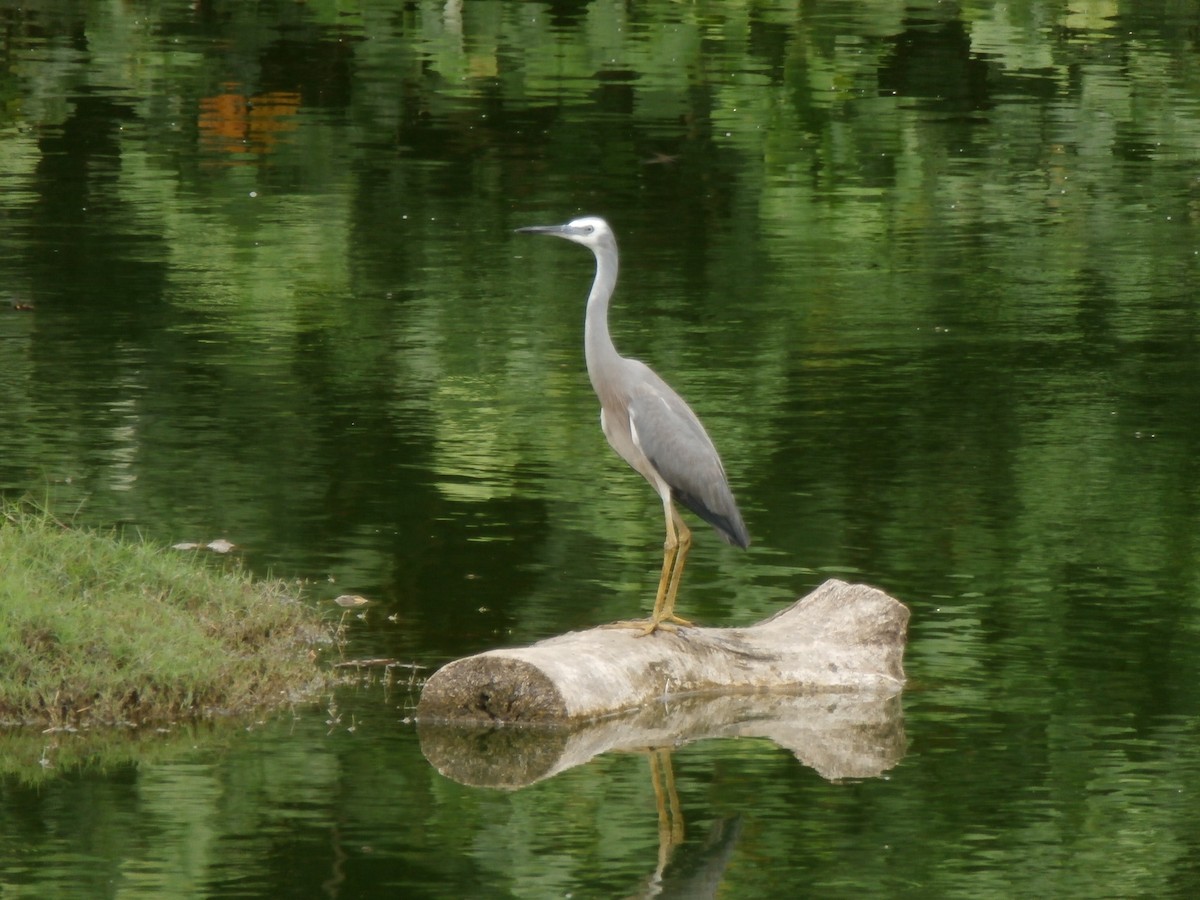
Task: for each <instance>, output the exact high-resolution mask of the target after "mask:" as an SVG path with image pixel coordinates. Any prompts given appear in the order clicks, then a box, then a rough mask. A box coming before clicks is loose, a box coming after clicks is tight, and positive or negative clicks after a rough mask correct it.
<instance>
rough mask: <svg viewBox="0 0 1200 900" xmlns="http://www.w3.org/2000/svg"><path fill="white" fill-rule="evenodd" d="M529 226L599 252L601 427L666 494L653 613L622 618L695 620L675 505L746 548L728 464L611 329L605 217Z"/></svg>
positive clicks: (613, 265) (592, 336)
mask: <svg viewBox="0 0 1200 900" xmlns="http://www.w3.org/2000/svg"><path fill="white" fill-rule="evenodd" d="M517 231H518V232H523V233H525V234H549V235H553V236H554V237H560V238H565V239H566V240H568V241H574V242H575V243H576V244H582V245H583V246H584V247H587V248H588V249H589V250H591V251H592V254H593V255H594V256H595V257H596V276H595V279H594V280H593V282H592V290H591V293H589V294H588V300H587V313H586V316H585V319H584V329H583V349H584V358H585V360H586V362H587V371H588V377H589V378H590V379H591V382H592V388H593V389H594V390H595V392H596V396H597V397H598V398H599V400H600V428H601V429H602V430H603V431H604V436H605V437H606V438H608V443H609V445H610V446H611V447H612V448H613V450H615V451H616V452H617V455H618V456H620V457H621V458H622V459H623V460H625V462H627V463H628V464H629V465H630V466H631V467H632V468H633V469H634V471H636V472H638V473H639V474H640V475H641V476H642V477H643V478H645V479H646V480H647V481H648V482H650V485H651V487H653V488H654V490H655V491H656V492H657V493H658V496H659V498H660V499H661V500H662V508H663V516H664V518H665V519H666V528H667V537H666V540H665V541H664V542H663V564H662V574H661V575H660V576H659V579H658V590H657V592H656V593H655V597H654V608H653V610H652V612H651V613H650V617H649V618H648V619H642V620H632V621H628V622H620V623H617V624H619V625H629V626H633V627H636V628H639V629H640V631H641V634H642V635H648V634H652V633H653V632H655V631H657V630H658V629H659V628H664V627H665V628H667V629H673V628H675V627H676V626H688V625H691V624H692V623H691V622H689V621H688V620H687V619H684V618H681V617H679V616H677V615H676V614H675V598H676V596H677V594H678V593H679V582H680V579H681V578H682V576H683V567H684V563H685V562H686V561H687V555H688V550H689V549H690V548H691V545H692V532H691V529H689V528H688V526H687V524H686V523H685V522H684V521H683V518H682V517H681V516H680V515H679V512H678V510H677V509H676V508H675V503H676V502H679V503H681V504H682V505H683V506H686V507H687V508H688V509H690V510H691V511H692V512H694V513H695V514H696V515H698V516H699V517H700V518H701V519H703V520H705V521H706V522H708V523H709V524H710V525H712V526H713V528H714V529H716V532H717V534H719V535H720V536H721V537H722V538H723V539H724V540H725V541H726V543H729V544H732V545H733V546H735V547H741V548H742V549H745V548H746V547H749V546H750V534H749V532H747V530H746V525H745V523H744V522H743V521H742V515H741V513H740V512H739V511H738V506H737V502H736V501H735V500H734V498H733V492H732V491H731V490H730V488H729V479H728V478H727V477H726V475H725V466H724V465H722V463H721V457H720V455H719V454H718V453H717V448H716V446H715V445H714V444H713V442H712V438H710V437H709V436H708V432H707V431H705V430H704V425H703V424H701V422H700V418H699V417H698V416H697V415H696V414H695V413H694V412H692V408H691V407H690V406H688V405H687V403H686V402H685V401H684V399H683V398H682V397H680V396H679V394H678V393H676V392H675V390H674V389H673V388H672V387H671V386H670V385H669V384H667V383H666V382H665V381H664V380H663V379H662V378H660V377H659V375H658V374H657V373H656V372H655V371H654V370H653V369H651V368H650V367H649V366H648V365H646V364H645V363H643V362H641V361H640V360H636V359H631V358H629V357H627V356H622V355H621V354H620V353H618V352H617V348H616V347H615V346H614V345H613V342H612V337H611V336H610V335H609V331H608V306H609V301H610V300H611V299H612V295H613V290H614V289H615V288H616V286H617V270H618V268H619V256H618V253H617V239H616V236H615V235H614V234H613V230H612V228H610V227H609V225H608V223H607V222H606V221H604V219H601V218H598V217H596V216H585V217H584V218H581V219H574V220H572V221H570V222H567V223H566V224H565V225H531V226H527V227H525V228H518V229H517Z"/></svg>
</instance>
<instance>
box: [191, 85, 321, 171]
mask: <svg viewBox="0 0 1200 900" xmlns="http://www.w3.org/2000/svg"><path fill="white" fill-rule="evenodd" d="M239 86H240V85H238V84H236V83H232V84H224V85H222V86H221V87H222V88H223V90H224V93H221V94H216V95H214V96H211V97H202V98H201V99H200V121H199V125H200V143H201V147H202V148H203V149H204V150H206V151H210V152H214V153H219V154H222V155H224V156H228V155H242V154H247V153H249V154H254V155H256V156H262V155H265V154H267V153H270V152H271V151H272V150H273V149H274V148H275V145H276V144H277V143H278V142H279V139H280V136H281V135H283V134H286V133H287V132H289V131H294V130H295V129H296V120H295V116H296V113H297V112H298V111H299V109H300V95H299V94H298V93H295V92H293V91H271V92H269V93H266V94H255V95H254V96H247V95H245V94H242V93H239V92H238V90H237V88H238V87H239ZM229 162H236V160H230V161H229Z"/></svg>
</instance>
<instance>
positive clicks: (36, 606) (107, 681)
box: [0, 505, 332, 727]
mask: <svg viewBox="0 0 1200 900" xmlns="http://www.w3.org/2000/svg"><path fill="white" fill-rule="evenodd" d="M331 632H332V629H331V627H330V625H329V623H327V622H324V621H322V620H321V618H320V617H319V615H318V614H317V612H316V611H315V610H314V609H313V608H312V606H311V605H309V604H305V603H303V602H301V601H299V600H298V599H297V595H296V591H295V589H294V586H292V585H289V584H286V583H284V582H279V581H261V580H256V579H253V578H251V577H250V576H248V575H247V574H245V573H244V572H242V571H240V570H238V569H236V567H233V566H229V565H225V566H218V565H214V564H212V562H211V561H209V560H207V559H201V558H198V557H197V556H196V555H195V554H193V553H180V552H179V551H174V550H169V549H164V548H160V547H154V546H151V545H149V544H146V543H141V542H135V541H126V540H120V539H118V538H117V537H115V536H113V535H111V534H104V533H97V532H91V531H85V530H77V529H74V528H69V527H64V526H63V525H62V524H61V523H59V522H57V521H56V520H54V519H53V518H52V517H50V516H47V515H44V514H42V513H39V512H37V511H30V510H28V509H25V508H23V507H18V506H13V505H8V506H5V507H3V508H2V509H0V724H14V725H16V724H21V725H40V726H42V727H86V726H90V725H96V724H134V725H142V724H147V723H157V722H169V721H173V720H177V719H180V718H183V717H196V716H200V717H204V716H212V715H220V714H240V713H247V712H251V711H256V710H261V709H265V708H269V707H273V706H280V705H286V704H289V703H294V702H297V701H299V700H303V699H306V698H308V697H310V696H312V695H313V693H315V692H316V691H319V690H321V689H322V688H324V687H327V686H328V685H329V683H330V678H329V675H328V669H327V667H325V666H320V665H318V663H317V655H318V653H317V651H318V650H319V648H320V647H321V646H323V645H327V644H328V643H329V642H330V637H331Z"/></svg>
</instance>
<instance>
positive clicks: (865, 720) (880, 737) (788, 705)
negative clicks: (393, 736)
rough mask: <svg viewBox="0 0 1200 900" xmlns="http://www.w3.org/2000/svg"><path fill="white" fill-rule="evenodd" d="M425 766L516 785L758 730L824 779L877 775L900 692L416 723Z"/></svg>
mask: <svg viewBox="0 0 1200 900" xmlns="http://www.w3.org/2000/svg"><path fill="white" fill-rule="evenodd" d="M418 734H419V736H420V740H421V751H422V753H424V754H425V758H426V759H427V760H428V761H429V762H430V764H431V765H432V766H433V767H434V768H435V769H437V770H438V771H439V772H441V773H442V774H443V775H445V776H446V777H447V778H451V779H453V780H455V781H458V782H460V783H462V784H468V785H474V786H478V787H491V788H501V789H505V790H517V789H519V788H523V787H526V786H528V785H531V784H534V783H536V782H538V781H543V780H545V779H547V778H551V777H553V776H555V775H557V774H559V773H560V772H564V771H567V770H568V769H572V768H574V767H576V766H580V765H583V764H584V763H586V762H587V761H588V760H590V759H592V758H593V757H596V756H599V755H600V754H602V753H610V752H614V751H624V752H641V751H644V750H646V749H647V748H650V747H680V746H683V745H684V744H689V743H693V742H695V741H701V740H708V739H712V738H749V737H760V738H767V739H768V740H770V741H772V742H774V743H775V744H778V745H779V746H780V747H783V748H785V749H787V750H790V751H791V752H792V753H793V754H795V756H796V758H797V759H798V760H800V761H801V762H802V763H804V764H805V765H807V766H809V767H811V768H812V769H814V770H815V771H816V772H817V773H818V774H819V775H820V776H821V777H822V778H825V779H827V780H830V781H836V780H841V779H847V778H873V777H876V776H879V775H881V774H882V773H884V772H886V771H887V770H888V769H890V768H892V767H893V766H895V765H896V763H898V762H899V761H900V759H901V758H902V757H903V755H904V747H905V739H904V725H903V718H902V714H901V705H900V698H899V696H891V697H872V696H866V697H864V696H861V695H858V694H807V695H763V694H738V695H725V696H718V697H688V698H683V699H680V700H673V701H671V702H670V703H664V704H661V705H655V706H652V707H645V708H643V709H640V710H637V711H636V712H633V713H630V714H628V715H624V716H617V717H614V718H612V719H605V720H603V721H599V722H592V723H589V724H586V725H582V726H579V727H576V728H566V727H552V728H533V727H528V726H522V727H513V726H505V727H481V726H478V725H447V724H434V723H421V724H419V725H418Z"/></svg>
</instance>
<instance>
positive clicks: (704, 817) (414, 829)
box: [0, 0, 1200, 898]
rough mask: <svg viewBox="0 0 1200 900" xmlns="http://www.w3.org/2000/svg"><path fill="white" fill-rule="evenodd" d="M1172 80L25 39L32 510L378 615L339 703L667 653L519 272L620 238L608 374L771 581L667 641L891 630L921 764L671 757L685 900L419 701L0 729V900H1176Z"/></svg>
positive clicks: (760, 26)
mask: <svg viewBox="0 0 1200 900" xmlns="http://www.w3.org/2000/svg"><path fill="white" fill-rule="evenodd" d="M1198 33H1200V7H1197V6H1196V5H1195V4H1193V3H1173V4H1164V3H1138V4H1133V3H1120V2H1093V3H1088V2H1081V3H1077V4H1074V5H1067V4H1063V3H1051V2H1018V3H1007V4H1000V3H987V2H964V3H960V4H957V5H954V4H946V3H934V2H929V3H924V4H921V3H917V4H911V5H909V6H907V7H904V6H900V5H896V4H890V3H886V4H885V3H867V4H863V3H855V4H850V3H843V2H836V0H816V2H808V3H718V2H708V3H703V2H702V3H695V4H678V3H665V2H649V3H641V4H624V3H618V2H609V0H594V2H591V3H570V2H564V3H555V4H550V5H543V4H537V3H526V2H464V3H453V2H452V3H448V4H446V3H427V2H413V3H405V4H400V3H384V2H378V3H372V2H364V3H357V4H330V3H322V2H310V3H305V4H293V3H282V2H281V3H263V4H247V3H234V2H225V3H222V2H203V3H191V2H188V3H183V2H179V3H121V4H115V3H95V4H76V3H66V2H61V3H53V2H50V3H41V4H33V5H30V4H16V3H7V2H0V300H5V301H7V302H5V303H2V304H0V371H2V373H3V396H2V397H0V491H2V492H3V493H4V494H5V495H8V496H21V495H23V494H25V493H27V492H31V493H33V494H34V495H35V496H37V497H39V498H44V499H46V500H48V501H49V502H50V503H51V504H52V505H53V507H54V508H55V509H56V510H57V511H59V512H61V513H63V514H72V515H75V516H76V518H77V519H78V520H80V521H83V522H87V523H91V524H98V525H104V526H109V525H116V526H118V527H122V528H126V529H128V530H130V531H133V530H136V531H137V532H138V533H141V534H142V535H144V536H146V537H148V538H150V539H153V540H160V541H162V542H164V543H173V542H176V541H184V540H189V541H207V540H211V539H214V538H217V537H221V538H225V539H227V540H230V541H232V542H234V543H235V544H237V545H238V547H239V552H240V553H241V554H242V556H243V558H244V559H245V561H246V563H247V565H248V566H249V567H250V568H251V569H252V570H254V571H261V572H267V571H270V572H273V573H274V574H277V575H285V576H295V577H300V578H305V579H308V580H309V581H310V582H311V583H310V592H311V596H312V598H313V602H319V603H325V604H328V601H329V599H330V598H332V597H333V596H336V595H337V594H342V593H361V594H364V595H366V596H369V597H371V598H373V599H374V600H376V601H377V602H376V604H375V605H374V606H372V607H370V608H369V609H368V611H367V612H366V614H365V618H363V619H356V618H355V619H350V620H349V622H350V625H351V631H350V637H351V643H350V646H349V648H348V650H347V652H348V654H349V655H351V656H359V657H367V656H386V657H393V658H396V659H398V660H400V661H402V662H405V663H416V664H419V665H423V666H427V667H429V668H433V667H436V666H438V665H440V664H442V663H443V662H445V661H447V660H449V659H451V658H454V657H457V656H460V655H465V654H468V653H472V652H478V651H481V650H484V649H487V648H490V647H494V646H501V645H511V644H516V643H522V642H528V641H531V640H535V639H538V638H541V637H545V636H548V635H552V634H557V633H560V632H562V631H565V630H568V629H572V628H580V627H586V626H588V625H591V624H595V623H598V622H602V621H608V620H612V619H616V618H622V617H629V616H632V615H634V614H636V613H638V612H639V611H641V612H645V611H646V610H648V608H649V604H650V601H651V599H652V596H651V592H652V589H653V587H654V583H655V579H656V577H657V571H658V565H659V557H660V546H661V541H662V522H661V511H660V508H659V505H658V501H657V499H656V498H655V496H654V494H653V492H652V491H651V490H649V489H648V488H647V486H646V485H645V483H644V482H642V480H641V479H640V478H638V476H636V475H635V474H633V473H631V472H630V471H629V470H628V469H627V468H626V467H625V466H624V464H623V463H621V461H620V460H618V459H617V458H616V457H615V456H613V454H612V452H611V450H610V449H609V448H608V446H607V445H606V443H605V441H604V438H603V436H602V435H601V433H600V429H599V427H598V421H597V412H598V409H597V403H596V401H595V398H594V396H593V395H592V394H591V391H590V387H589V385H588V382H587V377H586V373H585V371H584V368H583V360H582V315H583V302H584V298H585V297H586V293H587V288H588V284H589V280H590V275H591V261H590V258H589V255H588V254H587V253H586V251H584V250H581V249H580V248H578V247H572V246H570V245H567V244H564V243H562V242H552V241H548V240H544V239H534V238H530V237H527V236H523V235H515V234H513V233H512V229H513V228H515V227H517V226H520V225H529V224H551V223H556V222H560V221H564V220H566V219H569V218H571V217H573V216H575V215H578V214H582V213H592V214H599V215H603V216H605V217H607V218H608V219H609V220H610V222H611V223H612V224H613V226H614V228H615V229H616V231H617V235H618V239H619V241H620V243H621V247H622V251H623V256H622V280H621V284H620V286H619V287H618V290H617V295H616V299H615V302H614V307H613V311H612V328H613V332H614V336H615V339H616V341H617V344H618V347H619V348H620V349H621V350H622V351H623V352H625V353H627V354H629V355H634V356H637V357H639V358H642V359H644V360H646V361H648V362H650V363H651V364H652V365H653V366H654V367H655V368H656V369H657V370H658V371H659V372H660V373H661V374H662V375H664V377H666V378H667V379H668V380H669V381H671V382H672V383H673V384H674V385H675V386H676V387H677V388H679V390H680V392H681V393H682V394H683V395H684V396H685V397H687V398H688V400H689V402H690V403H691V404H692V406H693V407H694V408H695V409H696V410H697V411H698V412H699V413H700V415H701V416H702V417H703V419H704V420H705V423H706V424H707V426H708V429H709V431H710V433H711V434H712V435H713V437H714V439H715V440H716V442H717V444H718V446H719V447H720V449H721V453H722V456H723V458H724V460H725V463H726V467H727V469H728V470H729V475H730V480H731V482H732V483H733V487H734V490H735V493H736V494H737V496H738V499H739V501H740V504H741V506H742V511H743V514H744V516H745V519H746V522H747V524H748V526H749V528H750V531H751V534H752V536H753V538H754V544H753V546H752V548H751V549H750V551H749V552H747V553H742V552H740V551H737V550H735V549H732V548H729V547H727V546H725V545H724V544H723V543H722V542H721V541H719V540H718V539H717V538H716V536H715V535H713V534H712V533H711V531H709V530H707V529H705V530H703V531H701V530H700V529H699V528H698V529H697V532H696V538H697V540H696V545H695V547H694V549H693V552H692V555H691V558H690V561H689V567H688V574H687V578H686V580H685V584H684V587H683V590H682V592H681V597H680V611H681V613H683V614H684V615H688V616H689V617H693V618H697V619H699V620H701V621H703V622H706V623H709V624H721V625H723V624H745V623H748V622H753V621H756V620H758V619H760V618H762V617H764V616H766V615H768V614H770V613H771V612H773V611H775V610H777V609H779V608H781V607H782V606H783V605H785V604H787V603H788V602H790V601H791V600H793V599H795V598H796V597H797V596H800V595H802V594H805V593H807V592H808V591H809V590H811V589H812V588H813V587H815V586H816V585H818V584H819V583H821V582H822V581H824V580H825V579H826V578H827V577H831V576H832V577H840V578H844V579H848V580H857V581H864V582H867V583H870V584H874V585H877V586H879V587H882V588H883V589H885V590H887V591H888V592H889V593H891V594H893V595H894V596H896V597H898V598H899V599H901V600H902V601H904V602H905V603H906V604H907V605H908V606H909V607H910V609H911V611H912V620H911V624H910V643H909V647H908V652H907V656H906V667H907V670H908V675H909V679H910V681H909V687H908V689H907V690H906V692H905V694H904V695H903V698H902V705H903V716H904V720H903V729H904V734H905V735H906V740H907V752H906V754H905V755H904V756H903V758H902V759H900V760H899V762H898V763H897V764H895V765H894V766H893V767H892V768H890V769H889V770H888V771H887V772H886V773H885V774H884V775H883V776H882V777H878V778H869V779H851V780H848V781H845V782H836V781H834V782H831V781H829V780H826V779H825V778H823V777H822V776H821V775H820V774H818V772H817V771H816V770H815V769H814V768H812V767H811V766H808V765H805V764H804V763H803V762H801V761H800V760H798V759H796V758H795V757H794V756H793V755H792V753H790V752H789V751H787V750H785V749H783V748H781V747H779V746H777V745H775V744H773V743H771V742H770V741H768V740H765V739H757V738H756V739H744V740H725V741H704V742H700V743H694V744H690V745H687V746H684V747H681V748H678V749H677V750H676V751H675V753H674V754H673V765H674V770H675V776H676V784H677V788H678V795H679V808H680V811H681V814H682V818H683V820H684V822H685V826H686V827H685V830H684V836H683V843H682V845H681V846H680V847H679V848H678V849H677V850H676V851H675V853H674V855H673V856H672V858H671V862H670V864H669V865H668V866H667V867H666V868H665V870H663V871H659V872H658V875H656V874H655V873H656V870H658V869H660V868H661V867H660V863H661V861H662V859H661V857H660V835H659V828H658V818H657V814H656V808H655V799H654V794H653V791H652V789H651V783H650V766H649V762H648V760H647V757H646V756H644V755H640V754H618V755H606V756H602V757H599V758H596V759H594V760H592V761H591V762H590V763H588V764H586V765H583V766H580V767H578V768H574V769H571V770H569V771H567V772H564V773H562V774H560V775H558V776H556V777H554V778H550V779H547V780H544V781H541V782H538V783H536V784H534V785H532V786H530V787H527V788H525V789H522V790H517V791H497V790H490V789H486V788H478V787H471V786H468V785H465V784H461V783H459V782H456V781H455V780H453V779H452V778H449V777H446V776H445V775H442V774H440V773H439V772H438V771H437V770H436V769H435V768H433V767H432V766H431V765H430V763H429V762H428V761H427V760H426V758H425V756H424V755H423V753H422V737H421V735H420V734H418V732H417V729H416V727H415V726H414V725H413V723H412V722H411V716H412V705H413V703H414V702H415V699H416V693H415V692H414V691H412V690H410V689H408V688H407V687H406V686H405V684H404V681H405V679H407V677H408V676H407V671H405V674H402V675H398V676H397V678H398V679H399V682H398V683H397V684H395V685H393V686H391V687H390V688H387V689H385V686H384V685H382V684H380V683H379V681H377V680H370V681H364V683H363V684H362V685H360V686H359V687H357V688H354V689H347V690H346V691H344V692H343V693H341V694H339V695H337V696H335V697H333V698H330V701H329V702H328V703H327V704H324V705H323V707H322V708H317V709H311V710H310V709H303V710H296V711H295V712H294V714H293V713H288V714H285V715H283V716H281V717H279V718H277V719H271V720H269V721H265V722H261V723H238V724H237V725H236V726H235V727H216V728H207V727H205V728H199V729H191V728H188V727H186V726H182V725H180V726H177V727H176V728H174V729H171V733H169V734H163V735H157V734H156V735H142V736H140V738H139V739H138V741H137V742H136V743H135V744H134V745H133V746H132V747H122V748H120V749H117V750H113V751H111V752H106V753H103V754H100V755H99V756H98V758H97V762H96V764H94V765H88V766H84V767H82V768H80V767H76V766H73V765H72V766H65V765H64V766H56V765H55V759H56V758H57V756H59V755H61V754H62V753H63V752H64V750H63V747H64V744H65V742H69V741H77V740H83V738H80V737H78V736H71V735H6V736H0V743H3V744H4V745H5V746H4V747H3V748H0V759H3V760H4V764H5V768H4V774H3V776H0V810H2V813H0V893H5V894H6V895H7V894H10V893H11V894H12V895H13V896H31V897H33V896H38V897H41V896H79V897H95V896H114V897H115V896H122V897H129V896H153V897H161V896H178V897H185V896H198V895H199V896H204V895H208V896H231V895H236V896H248V897H256V896H264V897H265V896H271V897H276V896H332V897H366V896H405V897H408V896H412V897H454V898H458V897H506V896H511V897H538V898H541V897H568V896H571V897H616V896H630V895H647V896H649V895H653V894H654V893H655V892H656V891H657V892H658V894H659V895H661V896H705V895H713V894H712V892H713V891H717V892H718V893H717V894H716V895H717V896H721V897H723V898H735V897H736V898H761V897H793V896H805V895H808V896H822V897H840V896H855V897H861V896H913V897H930V896H957V897H972V898H974V897H992V896H994V897H1012V896H1028V895H1031V894H1044V895H1048V896H1065V897H1132V896H1155V897H1160V896H1180V897H1191V896H1195V895H1196V893H1197V892H1200V863H1198V862H1197V860H1200V749H1198V748H1200V741H1198V737H1200V687H1198V685H1200V578H1198V570H1200V540H1198V537H1200V464H1198V462H1197V460H1198V459H1200V300H1198V299H1197V294H1196V290H1195V280H1196V278H1195V275H1196V269H1197V265H1198V263H1200V228H1198V226H1200V56H1198V55H1197V53H1196V50H1197V37H1196V36H1197V34H1198ZM12 303H16V304H17V305H18V306H21V307H24V306H26V305H28V306H32V307H33V309H31V310H29V309H23V308H22V309H15V308H10V305H11V304H12ZM7 602H19V598H16V599H14V598H7ZM0 677H2V674H0ZM39 760H41V761H42V763H44V765H43V764H39ZM718 884H719V885H720V887H719V888H717V887H716V885H718ZM706 892H707V894H706Z"/></svg>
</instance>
